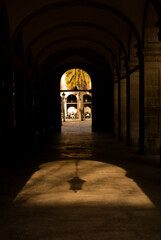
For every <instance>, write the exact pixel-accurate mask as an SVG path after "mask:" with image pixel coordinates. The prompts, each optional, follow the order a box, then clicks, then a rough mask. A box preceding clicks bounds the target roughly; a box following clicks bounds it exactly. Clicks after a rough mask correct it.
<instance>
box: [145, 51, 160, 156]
mask: <svg viewBox="0 0 161 240" xmlns="http://www.w3.org/2000/svg"><path fill="white" fill-rule="evenodd" d="M144 74H145V87H144V91H145V92H144V112H145V116H144V124H145V128H144V136H145V143H144V144H145V152H146V153H151V154H159V149H160V145H161V144H160V138H161V136H160V128H161V111H160V108H161V87H160V84H161V52H159V51H154V49H145V51H144Z"/></svg>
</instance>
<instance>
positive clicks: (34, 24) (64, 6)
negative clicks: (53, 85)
mask: <svg viewBox="0 0 161 240" xmlns="http://www.w3.org/2000/svg"><path fill="white" fill-rule="evenodd" d="M153 2H154V5H155V6H158V5H159V4H160V0H159V1H153ZM147 3H148V1H146V0H133V1H129V0H121V1H120V0H108V1H107V0H34V1H33V0H24V1H22V0H14V1H13V0H6V6H7V11H8V18H9V25H10V34H11V39H12V47H13V49H14V47H15V44H16V41H17V39H18V37H19V36H21V40H22V45H23V50H24V55H25V56H26V57H27V56H30V58H31V59H32V60H31V62H32V64H33V65H34V64H37V65H38V66H39V67H40V66H42V64H43V63H44V62H45V61H47V60H48V59H50V60H51V59H53V58H52V56H55V58H57V56H58V55H59V53H62V55H61V56H64V57H63V58H62V59H59V58H57V61H55V63H54V64H55V65H58V66H60V65H62V64H65V63H67V62H69V63H70V62H71V63H72V62H82V63H86V62H87V63H88V62H92V59H91V58H90V57H89V55H90V52H92V53H95V56H100V57H102V58H103V59H106V61H107V62H108V63H109V65H110V66H111V68H112V64H113V62H115V63H116V64H117V63H118V61H119V58H120V51H122V55H125V56H126V55H127V54H128V51H129V44H130V41H131V39H130V38H131V37H130V36H133V40H132V42H133V45H136V44H140V45H141V44H142V41H143V29H144V24H145V16H146V10H147ZM81 50H82V51H81ZM83 52H86V54H83ZM88 52H89V54H88ZM71 53H72V54H71ZM95 58H97V57H95ZM93 61H94V59H93Z"/></svg>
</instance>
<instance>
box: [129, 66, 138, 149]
mask: <svg viewBox="0 0 161 240" xmlns="http://www.w3.org/2000/svg"><path fill="white" fill-rule="evenodd" d="M130 133H131V135H130V142H131V144H132V145H139V70H137V71H135V72H133V73H132V74H131V75H130Z"/></svg>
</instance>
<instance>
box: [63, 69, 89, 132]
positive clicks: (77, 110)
mask: <svg viewBox="0 0 161 240" xmlns="http://www.w3.org/2000/svg"><path fill="white" fill-rule="evenodd" d="M60 96H61V122H62V124H61V125H62V127H61V131H62V132H91V131H92V82H91V78H90V76H89V74H88V73H87V72H85V71H84V70H82V69H75V68H74V69H69V70H68V71H66V72H65V73H64V74H63V75H62V77H61V80H60Z"/></svg>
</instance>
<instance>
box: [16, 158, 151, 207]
mask: <svg viewBox="0 0 161 240" xmlns="http://www.w3.org/2000/svg"><path fill="white" fill-rule="evenodd" d="M75 176H77V177H79V179H81V180H84V183H82V189H81V190H77V191H73V190H71V189H70V188H71V184H70V182H69V180H71V179H73V178H74V177H75ZM14 203H15V204H18V205H23V206H53V207H54V206H61V205H62V206H64V205H66V206H68V205H71V206H73V205H76V206H77V205H78V206H93V205H101V206H103V205H104V206H112V207H119V206H124V207H142V208H155V206H154V205H153V203H152V202H151V201H150V199H149V198H148V197H147V196H146V195H145V193H144V192H143V191H142V190H141V188H140V187H139V186H138V185H137V184H136V183H135V182H134V180H133V179H131V178H128V177H127V176H126V171H125V170H124V169H122V168H120V167H118V166H115V165H112V164H107V163H102V162H96V161H86V160H82V161H77V162H76V161H73V160H68V161H54V162H49V163H45V164H42V165H40V166H39V170H38V171H37V172H35V173H34V174H33V175H32V177H31V178H30V179H29V181H28V182H27V183H26V185H25V186H24V188H23V189H22V191H21V192H20V193H19V194H18V195H17V197H16V198H15V200H14Z"/></svg>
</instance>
